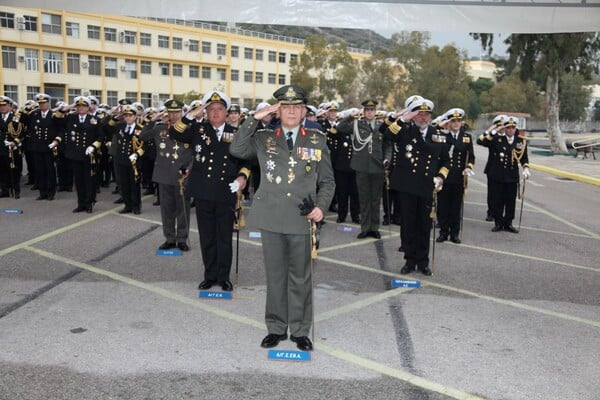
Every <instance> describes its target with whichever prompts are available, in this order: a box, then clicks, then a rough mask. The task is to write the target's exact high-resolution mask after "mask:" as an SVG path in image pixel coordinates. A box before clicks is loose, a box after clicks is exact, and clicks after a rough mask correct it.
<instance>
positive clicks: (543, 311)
mask: <svg viewBox="0 0 600 400" xmlns="http://www.w3.org/2000/svg"><path fill="white" fill-rule="evenodd" d="M506 254H509V255H514V254H511V253H506ZM321 259H322V260H323V261H327V262H330V263H332V264H337V265H341V266H344V267H350V268H354V269H358V270H361V271H367V272H372V273H376V274H380V275H387V276H393V277H396V278H405V276H404V275H400V274H399V273H394V272H389V271H382V270H379V269H376V268H372V267H366V266H364V265H360V264H354V263H351V262H348V261H340V260H335V259H333V258H328V257H321ZM419 280H420V281H421V285H423V286H433V287H438V288H441V289H445V290H448V291H451V292H456V293H461V294H464V295H468V296H471V297H476V298H480V299H483V300H488V301H491V302H494V303H499V304H503V305H508V306H511V307H515V308H520V309H525V310H528V311H533V312H536V313H539V314H544V315H550V316H552V317H556V318H560V319H565V320H569V321H575V322H579V323H582V324H586V325H591V326H594V327H597V328H598V327H600V321H594V320H590V319H585V318H579V317H576V316H573V315H569V314H565V313H559V312H555V311H550V310H546V309H543V308H540V307H534V306H529V305H526V304H522V303H519V302H516V301H513V300H505V299H501V298H498V297H493V296H488V295H484V294H481V293H477V292H472V291H469V290H466V289H461V288H457V287H455V286H450V285H445V284H442V283H436V282H432V281H429V280H423V279H422V278H421V279H419Z"/></svg>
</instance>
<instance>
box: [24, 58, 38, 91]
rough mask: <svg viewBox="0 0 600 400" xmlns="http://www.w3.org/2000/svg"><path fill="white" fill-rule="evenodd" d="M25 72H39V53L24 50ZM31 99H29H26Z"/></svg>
mask: <svg viewBox="0 0 600 400" xmlns="http://www.w3.org/2000/svg"><path fill="white" fill-rule="evenodd" d="M25 70H26V71H39V70H40V65H39V52H38V51H37V50H36V49H25ZM28 98H31V97H28Z"/></svg>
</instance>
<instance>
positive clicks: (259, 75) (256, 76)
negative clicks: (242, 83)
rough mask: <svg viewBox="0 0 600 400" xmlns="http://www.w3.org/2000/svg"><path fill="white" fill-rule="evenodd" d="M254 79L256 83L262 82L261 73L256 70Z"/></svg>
mask: <svg viewBox="0 0 600 400" xmlns="http://www.w3.org/2000/svg"><path fill="white" fill-rule="evenodd" d="M254 80H255V81H256V83H263V73H262V72H257V73H256V74H255V77H254Z"/></svg>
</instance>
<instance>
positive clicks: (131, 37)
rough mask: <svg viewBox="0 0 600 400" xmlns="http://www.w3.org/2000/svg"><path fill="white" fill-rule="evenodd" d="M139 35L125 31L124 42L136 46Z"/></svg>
mask: <svg viewBox="0 0 600 400" xmlns="http://www.w3.org/2000/svg"><path fill="white" fill-rule="evenodd" d="M136 38H137V33H136V32H134V31H125V33H124V35H123V41H124V42H125V43H129V44H136V42H137V40H136Z"/></svg>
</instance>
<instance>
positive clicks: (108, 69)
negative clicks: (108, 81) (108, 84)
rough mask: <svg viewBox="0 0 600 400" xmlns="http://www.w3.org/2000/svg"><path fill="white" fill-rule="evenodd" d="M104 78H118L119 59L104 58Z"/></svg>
mask: <svg viewBox="0 0 600 400" xmlns="http://www.w3.org/2000/svg"><path fill="white" fill-rule="evenodd" d="M104 76H106V77H107V78H108V77H111V78H116V77H117V59H116V58H114V57H105V58H104Z"/></svg>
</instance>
